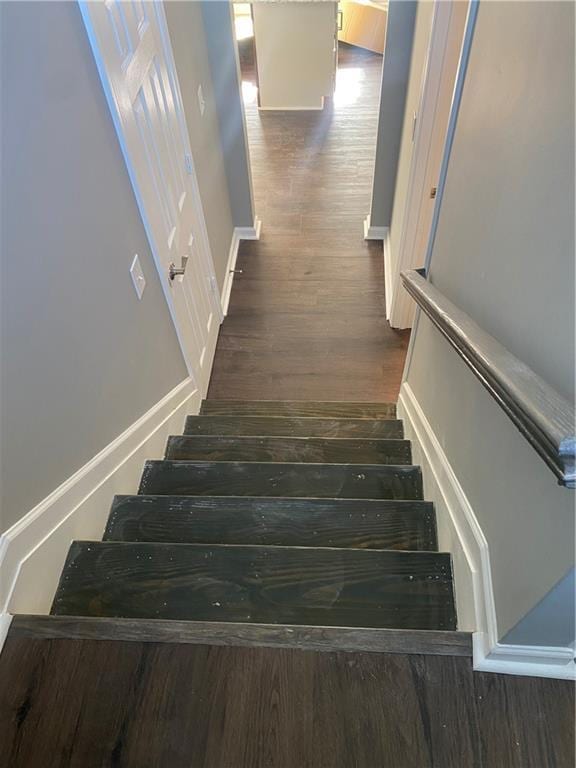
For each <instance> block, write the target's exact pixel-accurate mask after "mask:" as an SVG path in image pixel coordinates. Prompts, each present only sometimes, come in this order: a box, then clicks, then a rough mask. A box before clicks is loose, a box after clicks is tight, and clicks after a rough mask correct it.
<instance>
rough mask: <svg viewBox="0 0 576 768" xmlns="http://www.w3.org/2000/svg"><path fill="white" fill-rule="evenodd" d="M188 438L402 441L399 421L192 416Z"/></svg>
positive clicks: (402, 432) (189, 421)
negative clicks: (324, 438)
mask: <svg viewBox="0 0 576 768" xmlns="http://www.w3.org/2000/svg"><path fill="white" fill-rule="evenodd" d="M184 433H185V434H186V435H254V436H261V437H266V436H269V437H356V438H373V439H379V438H390V439H400V440H401V439H402V438H403V437H404V429H403V427H402V422H401V421H398V420H395V419H319V418H314V417H310V416H308V417H306V416H303V417H299V418H290V417H289V416H189V417H188V418H187V419H186V427H185V429H184Z"/></svg>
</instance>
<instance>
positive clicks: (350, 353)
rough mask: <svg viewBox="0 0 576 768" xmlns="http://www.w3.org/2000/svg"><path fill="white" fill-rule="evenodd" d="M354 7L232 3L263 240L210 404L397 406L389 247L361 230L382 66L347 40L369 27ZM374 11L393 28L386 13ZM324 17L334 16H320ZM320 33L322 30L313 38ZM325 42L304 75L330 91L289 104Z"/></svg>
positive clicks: (247, 266)
mask: <svg viewBox="0 0 576 768" xmlns="http://www.w3.org/2000/svg"><path fill="white" fill-rule="evenodd" d="M353 5H355V4H352V3H347V4H346V5H345V6H344V7H343V8H341V9H339V8H338V5H337V4H336V3H329V2H326V3H293V2H292V3H277V2H275V3H254V4H253V5H252V6H249V5H248V4H244V3H235V4H234V11H235V28H236V36H237V41H238V51H239V57H238V58H239V62H240V67H241V79H242V92H243V98H244V107H245V115H246V124H247V135H248V143H249V148H250V163H251V169H252V181H253V189H254V201H255V210H256V213H257V215H258V217H259V219H261V221H262V234H261V239H260V240H259V241H253V242H242V243H241V245H240V249H239V252H238V259H237V262H236V272H235V279H234V289H233V291H232V295H231V301H230V309H229V314H228V317H227V318H226V320H225V322H224V324H223V326H222V329H221V335H220V344H219V352H218V353H217V356H216V362H215V367H214V372H213V375H212V382H211V390H210V395H211V397H230V396H232V395H231V388H233V389H234V393H233V396H234V397H243V398H248V399H250V398H253V399H254V398H255V399H258V398H261V399H281V398H285V399H298V400H301V399H312V400H326V399H328V400H363V401H370V400H373V401H386V400H388V401H393V400H395V399H396V397H397V394H398V390H399V386H400V379H401V372H402V368H403V364H404V357H405V353H406V347H407V342H408V334H407V333H406V332H398V331H394V330H392V329H391V328H390V327H389V326H388V324H387V323H386V319H385V312H384V307H385V298H384V260H383V250H382V242H377V241H373V242H370V241H367V240H365V238H364V228H363V224H364V219H365V217H366V215H367V213H368V212H369V210H370V202H371V194H372V183H373V174H374V163H375V154H376V140H377V131H378V117H379V104H380V93H381V75H382V62H383V56H382V53H381V52H378V51H377V50H369V48H368V45H367V44H366V45H363V46H360V45H354V44H352V43H350V42H347V41H343V40H339V36H340V35H347V34H356V35H360V31H361V30H360V27H361V25H359V24H356V31H354V29H352V28H351V26H350V24H348V26H347V24H346V22H347V16H346V13H347V11H348V12H349V11H350V9H351V7H352V6H353ZM374 6H375V10H376V12H377V13H379V14H383V16H384V17H385V15H386V6H383V5H379V6H377V7H376V4H374ZM317 7H318V8H320V11H321V12H322V13H323V14H325V15H324V16H320V14H318V15H315V16H313V14H316V13H317V11H316V8H317ZM286 10H289V12H290V13H291V14H292V18H287V17H286V15H285V13H284V12H285V11H286ZM339 10H340V11H341V13H338V11H339ZM262 12H264V13H262ZM275 14H277V15H278V17H281V22H282V24H281V32H282V34H283V39H282V41H281V43H278V45H272V43H271V37H270V36H272V35H273V34H274V28H273V24H272V22H273V21H274V18H273V17H274V15H275ZM283 14H284V15H283ZM313 23H318V24H320V23H323V24H324V26H322V30H321V31H318V32H317V33H315V36H314V37H313V40H312V41H311V38H310V35H309V33H310V30H311V29H312V27H313ZM339 27H342V29H341V30H339ZM345 30H347V31H346V32H345ZM290 36H292V37H290ZM358 39H359V41H360V42H362V40H360V38H358ZM273 42H274V43H276V42H278V41H277V40H276V41H273ZM363 42H364V43H365V42H366V40H365V39H364V40H363ZM314 45H316V46H317V47H318V48H320V49H321V50H320V63H319V64H318V67H315V66H313V65H312V64H307V65H306V67H305V68H304V74H305V76H306V79H307V81H308V84H309V81H311V80H314V84H318V82H320V80H319V79H318V77H316V76H317V75H318V72H319V71H320V70H321V74H322V77H323V78H324V79H323V80H322V83H323V86H324V89H323V90H321V91H318V90H317V91H316V92H315V93H314V94H312V93H311V91H310V90H308V91H302V93H303V94H304V95H305V97H306V98H304V96H303V97H302V99H301V101H300V102H299V103H298V102H297V101H296V102H294V101H292V102H290V101H289V100H288V99H289V97H290V98H291V97H293V95H294V93H293V91H292V92H291V91H289V89H288V88H287V87H286V84H285V80H284V81H282V77H281V76H286V75H288V76H289V75H291V74H294V75H297V76H300V75H301V74H302V70H303V61H304V60H305V59H307V61H308V62H309V61H310V59H311V57H313V56H314V55H315V54H316V53H317V51H316V50H315V49H314ZM370 45H371V47H376V46H375V45H373V44H372V43H371V44H370ZM382 45H383V40H382V39H381V40H380V47H382ZM279 51H281V52H282V54H283V56H284V57H285V58H284V62H285V69H284V70H283V71H280V72H279V71H278V68H277V69H276V70H275V71H274V72H272V74H273V75H276V86H275V90H274V89H273V90H272V91H267V92H266V91H265V88H266V84H265V83H264V75H265V74H267V75H270V72H269V71H267V68H270V67H271V66H272V65H274V64H277V59H274V55H276V54H278V52H279ZM328 53H329V54H330V60H329V61H328ZM328 64H329V69H328V66H327V65H328ZM325 65H326V66H325ZM327 72H328V73H329V75H330V76H329V77H326V73H327ZM314 78H315V79H314ZM269 80H270V78H268V81H269ZM282 89H284V90H282ZM274 99H277V102H276V103H277V104H278V105H279V106H278V107H277V108H274V106H273V105H274V101H273V100H274ZM280 107H284V108H280ZM302 107H303V108H302ZM400 119H401V118H400Z"/></svg>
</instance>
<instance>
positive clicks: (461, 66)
mask: <svg viewBox="0 0 576 768" xmlns="http://www.w3.org/2000/svg"><path fill="white" fill-rule="evenodd" d="M479 2H480V0H470V2H469V4H468V16H467V17H466V24H465V26H464V39H463V41H462V50H461V52H460V61H459V63H458V72H457V73H456V83H455V85H454V95H453V97H452V107H451V109H450V117H449V118H448V129H447V131H446V141H445V143H444V154H443V157H442V165H441V167H440V177H439V179H438V190H437V192H436V200H435V205H434V213H433V216H432V226H431V227H430V236H429V238H428V246H427V248H426V258H425V261H424V269H425V270H426V274H427V275H428V271H429V269H430V263H431V261H432V252H433V250H434V240H435V238H436V231H437V229H438V219H439V217H440V211H441V209H442V198H443V197H444V188H445V186H446V177H447V175H448V164H449V161H450V153H451V151H452V143H453V141H454V134H455V132H456V124H457V122H458V112H459V111H460V102H461V100H462V90H463V88H464V81H465V79H466V70H467V68H468V60H469V59H470V51H471V49H472V42H473V40H474V27H475V25H476V17H477V15H478V5H479ZM421 315H422V310H421V309H420V307H416V314H415V317H414V323H413V328H412V333H411V334H410V341H409V343H408V349H407V351H406V360H405V361H404V370H403V372H402V383H404V382H405V381H406V380H407V378H408V374H409V372H410V366H411V363H412V355H413V353H414V344H415V341H416V336H417V331H418V324H419V321H420V317H421Z"/></svg>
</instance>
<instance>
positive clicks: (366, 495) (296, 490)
mask: <svg viewBox="0 0 576 768" xmlns="http://www.w3.org/2000/svg"><path fill="white" fill-rule="evenodd" d="M138 492H139V493H140V494H153V495H165V494H169V495H172V496H180V495H192V496H301V497H306V498H308V497H319V498H326V497H329V498H349V499H422V475H421V471H420V468H419V467H415V466H397V465H386V464H382V465H373V464H371V465H365V464H294V463H281V464H280V463H274V462H240V461H218V462H209V461H166V460H165V461H147V462H146V465H145V467H144V472H143V475H142V480H141V483H140V488H139V491H138Z"/></svg>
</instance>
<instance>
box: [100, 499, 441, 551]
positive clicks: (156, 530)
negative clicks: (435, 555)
mask: <svg viewBox="0 0 576 768" xmlns="http://www.w3.org/2000/svg"><path fill="white" fill-rule="evenodd" d="M104 540H105V541H148V542H154V541H155V542H172V543H186V544H189V543H196V544H258V545H263V546H270V545H274V546H278V545H281V546H302V547H357V548H366V549H406V550H422V551H425V550H429V551H434V550H436V549H437V541H436V521H435V514H434V509H433V506H432V504H431V503H430V502H426V501H373V500H366V499H364V500H360V501H358V500H356V499H276V498H268V499H267V498H258V497H235V496H227V497H226V496H224V497H210V496H203V497H191V496H117V497H116V498H115V499H114V503H113V505H112V510H111V512H110V517H109V519H108V525H107V527H106V531H105V533H104Z"/></svg>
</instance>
